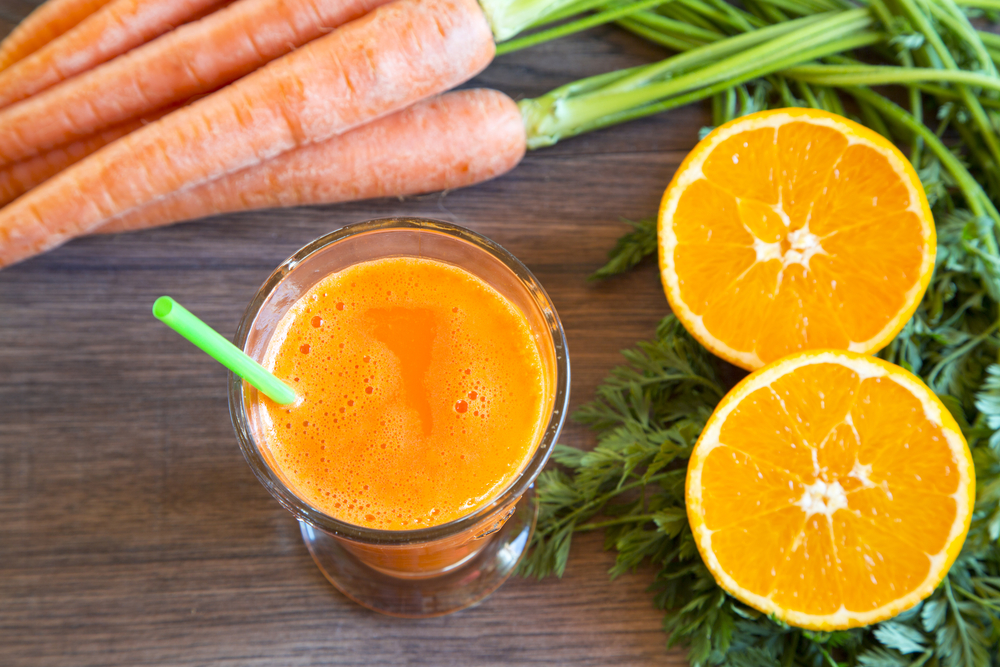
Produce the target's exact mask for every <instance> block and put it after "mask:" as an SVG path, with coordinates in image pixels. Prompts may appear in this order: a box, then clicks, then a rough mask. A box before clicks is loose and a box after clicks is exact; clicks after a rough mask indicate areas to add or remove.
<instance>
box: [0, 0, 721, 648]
mask: <svg viewBox="0 0 1000 667" xmlns="http://www.w3.org/2000/svg"><path fill="white" fill-rule="evenodd" d="M33 4H37V0H33V1H32V2H28V1H27V0H0V34H6V32H7V31H8V30H9V29H10V28H11V27H12V26H13V23H14V22H16V20H18V19H19V18H20V17H21V16H23V15H24V14H26V13H27V11H28V10H30V8H31V6H32V5H33ZM4 21H6V23H4ZM661 57H663V52H661V51H660V50H658V49H656V48H653V47H650V46H648V45H646V44H644V43H642V42H641V41H639V40H637V39H635V38H633V37H632V36H631V35H628V34H626V33H624V32H623V31H621V30H619V29H617V28H611V27H608V28H602V29H597V30H594V31H591V32H589V33H586V34H583V35H578V36H575V37H571V38H568V39H564V40H562V41H560V42H556V43H552V44H550V45H544V46H541V47H538V48H535V49H532V50H528V51H525V52H521V53H515V54H511V55H508V56H504V57H501V58H498V59H497V62H495V63H494V64H493V65H492V66H490V68H489V69H488V70H487V71H486V72H484V73H483V74H482V75H481V76H479V77H478V78H477V79H476V80H475V81H474V82H473V83H474V84H476V85H483V86H490V87H494V88H498V89H500V90H503V91H505V92H507V93H509V94H511V95H512V96H514V97H515V98H520V97H525V96H534V95H538V94H541V93H544V92H545V91H547V90H549V89H551V88H553V87H555V86H557V85H560V84H562V83H566V82H569V81H572V80H575V79H577V78H580V77H582V76H586V75H589V74H596V73H599V72H604V71H608V70H612V69H617V68H620V67H626V66H630V65H635V64H639V63H643V62H648V61H652V60H654V59H658V58H661ZM707 122H708V118H707V116H706V114H705V113H704V110H703V109H702V108H699V107H697V106H695V107H688V108H684V109H680V110H678V111H675V112H671V113H669V114H664V115H661V116H659V117H656V118H652V119H647V120H644V121H639V122H634V123H632V124H630V125H627V126H621V127H618V128H612V129H610V130H606V131H603V132H597V133H594V134H591V135H589V136H584V137H580V138H577V139H573V140H568V141H566V142H565V143H563V144H561V145H558V146H556V147H553V148H548V149H544V150H539V151H537V152H535V153H532V154H530V155H528V156H527V157H526V158H525V160H524V162H523V163H522V164H521V165H520V166H519V167H518V168H517V169H516V170H514V171H513V172H512V173H510V174H508V175H506V176H504V177H502V178H499V179H497V180H495V181H493V182H490V183H485V184H483V185H479V186H476V187H472V188H468V189H465V190H461V191H456V192H450V193H447V194H433V195H428V196H424V197H416V198H412V199H407V200H405V201H396V200H379V201H367V202H362V203H357V204H350V205H340V206H327V207H316V208H305V209H295V210H285V211H263V212H256V213H247V214H242V215H230V216H225V217H222V218H216V219H213V220H208V221H203V222H194V223H189V224H183V225H178V226H174V227H170V228H165V229H160V230H154V231H148V232H142V233H136V234H130V235H120V236H114V237H99V238H88V239H83V240H77V241H74V242H72V243H70V244H68V245H66V246H63V247H62V248H59V249H57V250H55V251H53V252H50V253H48V254H46V255H43V256H41V257H37V258H34V259H32V260H29V261H27V262H24V263H22V264H19V265H16V266H14V267H12V268H8V269H5V270H3V271H0V665H4V666H6V667H14V666H27V665H46V666H55V665H73V666H75V667H83V666H85V665H209V664H211V665H240V666H246V665H282V666H290V665H314V664H336V665H540V664H546V665H574V666H576V667H582V666H584V665H653V664H657V665H663V664H674V665H681V664H684V659H683V653H682V652H680V651H676V650H675V651H667V649H666V648H665V641H666V637H665V635H664V634H663V632H662V631H661V629H660V622H661V614H660V613H659V612H658V611H657V610H655V609H654V608H653V606H652V602H651V598H650V595H649V594H647V593H646V592H645V588H646V586H647V585H648V584H649V583H650V582H651V580H652V570H650V569H640V570H639V571H638V572H637V573H635V574H632V575H628V576H624V577H621V578H620V579H618V580H617V581H614V582H610V581H609V580H608V576H607V571H608V568H609V567H610V566H611V564H612V562H613V555H612V554H610V553H606V552H604V551H603V550H602V542H601V536H600V535H583V536H580V537H578V538H577V540H576V542H575V543H574V546H573V552H572V556H571V560H570V564H569V567H568V569H567V572H566V576H565V577H563V578H562V579H561V580H560V579H555V578H550V579H546V580H543V581H535V580H525V579H520V578H516V577H515V578H512V579H511V580H510V581H508V582H507V583H506V584H505V585H504V586H503V587H502V588H501V589H500V590H499V591H497V592H496V593H494V594H493V595H492V596H491V597H490V598H488V599H487V600H486V601H484V602H483V603H482V604H480V605H479V606H477V607H475V608H472V609H468V610H465V611H462V612H459V613H457V614H454V615H451V616H447V617H443V618H435V619H430V620H399V619H394V618H388V617H383V616H380V615H378V614H376V613H373V612H370V611H367V610H365V609H362V608H360V607H358V606H357V605H355V604H353V603H352V602H350V601H348V600H347V599H346V598H344V597H343V596H342V595H340V594H339V593H338V592H337V591H336V590H334V589H333V588H332V587H331V586H330V585H329V584H328V583H327V582H326V581H325V580H324V578H323V577H322V575H321V574H320V573H319V571H318V570H317V569H316V567H315V566H314V565H313V563H312V561H311V559H310V557H309V555H308V553H307V552H306V549H305V547H304V546H303V544H302V542H301V541H300V539H299V533H298V527H297V525H296V523H295V521H294V520H293V519H292V517H291V515H290V514H288V512H286V511H285V510H284V509H282V508H281V507H280V506H279V505H278V503H277V502H276V501H275V500H274V499H273V498H272V497H271V496H270V495H269V494H268V493H267V491H265V489H264V488H263V487H262V486H261V485H260V484H259V483H258V482H257V480H256V479H255V478H254V476H253V474H252V473H251V471H250V469H249V467H248V466H247V464H246V463H245V462H244V461H243V457H242V455H241V453H240V451H239V448H238V446H237V443H236V439H235V436H234V435H233V431H232V427H231V425H230V421H229V413H228V408H227V403H226V375H225V372H224V371H223V369H222V368H221V367H220V366H218V365H217V364H215V363H214V362H211V361H209V360H208V358H207V357H205V356H204V355H203V354H202V353H201V352H199V351H197V350H196V349H195V348H194V347H192V346H191V345H189V344H188V343H186V342H184V341H182V340H181V339H180V338H179V337H178V336H177V335H176V334H174V333H172V332H171V331H169V330H168V329H167V328H166V327H164V326H163V325H162V324H160V323H159V322H157V321H156V320H155V319H154V318H153V317H152V315H151V314H150V307H151V305H152V303H153V300H154V299H155V298H156V297H157V296H160V295H161V294H170V295H172V296H174V297H176V298H177V299H178V300H179V301H180V302H181V303H184V304H186V305H187V306H188V307H189V308H190V309H191V310H193V311H194V312H196V313H198V314H200V315H201V316H202V317H203V318H204V319H205V320H207V321H208V323H209V324H210V325H212V326H214V327H215V328H216V329H218V330H219V331H220V332H222V333H223V334H224V335H227V336H231V335H232V333H233V332H234V330H235V328H236V325H237V323H238V321H239V319H240V317H241V316H242V313H243V309H244V307H245V306H246V304H247V302H248V301H249V299H250V297H251V295H252V294H253V293H254V291H255V290H256V289H257V287H258V286H259V285H260V284H261V283H262V282H263V280H264V279H265V278H266V277H267V276H268V274H269V273H270V272H271V271H272V269H273V268H274V267H275V266H276V265H277V264H278V263H279V262H281V261H282V260H283V259H285V257H287V256H288V255H290V254H291V253H292V252H294V251H295V250H297V249H298V248H299V247H301V246H302V245H304V244H305V243H307V242H308V241H310V240H312V239H314V238H316V237H318V236H320V235H322V234H324V233H326V232H328V231H330V230H333V229H335V228H338V227H340V226H342V225H344V224H347V223H350V222H355V221H359V220H365V219H369V218H376V217H385V216H392V215H418V216H426V217H432V218H439V219H442V220H447V221H451V222H455V223H458V224H461V225H465V226H467V227H470V228H472V229H474V230H476V231H478V232H480V233H483V234H485V235H487V236H489V237H491V238H493V239H495V240H496V241H498V242H499V243H500V244H502V245H504V246H506V247H507V248H508V249H509V250H510V251H511V252H513V253H514V254H515V255H516V256H518V257H519V258H520V259H521V260H523V261H524V263H525V264H527V265H528V267H529V268H530V269H531V270H532V271H533V272H534V273H535V274H536V275H537V276H538V278H539V279H540V280H541V282H542V284H543V285H545V287H546V289H547V290H548V292H549V294H550V295H551V296H552V299H553V300H554V302H555V305H556V307H557V309H558V311H559V314H560V316H561V317H562V320H563V323H564V324H565V327H566V331H567V335H568V339H569V348H570V356H571V359H572V369H573V381H572V394H573V405H574V406H579V405H580V404H581V403H582V402H584V401H587V400H589V399H590V398H591V397H592V396H593V392H594V389H595V387H596V386H597V384H598V383H599V381H600V380H601V378H602V377H603V376H604V375H605V374H606V373H607V372H608V370H609V369H610V368H611V367H612V366H614V365H615V364H617V363H619V362H620V357H619V356H618V351H619V350H620V349H622V348H625V347H628V346H630V345H632V344H633V343H634V342H635V341H637V340H639V339H642V338H648V337H650V336H652V334H653V332H654V330H655V326H656V323H657V322H658V321H659V319H660V318H661V317H663V316H664V315H665V314H666V313H667V303H666V300H665V298H664V296H663V292H662V291H661V289H660V285H659V281H658V279H657V273H656V269H655V267H654V266H653V265H651V264H647V265H646V266H644V267H643V268H641V269H640V270H637V271H635V272H633V273H631V274H629V275H626V276H624V277H621V278H618V279H615V280H612V281H609V282H605V283H598V284H595V283H589V282H587V280H586V278H587V276H588V275H589V274H590V273H591V272H593V271H594V270H595V269H596V268H598V267H599V266H600V265H601V264H602V263H603V260H604V257H605V253H606V252H607V251H608V249H609V248H610V247H611V246H612V245H613V244H614V241H615V239H617V237H618V236H619V235H620V234H622V233H623V232H624V231H625V230H626V226H625V225H624V224H623V223H621V222H620V221H619V218H620V217H627V218H633V219H636V218H640V217H643V216H649V215H653V214H654V213H655V211H656V207H657V204H658V202H659V198H660V195H661V193H662V191H663V189H664V187H665V186H666V184H667V182H668V180H669V179H670V177H671V175H672V173H673V172H674V170H675V169H676V167H677V165H678V163H679V162H680V160H681V159H682V158H683V157H684V155H685V153H686V151H687V150H688V149H690V148H691V147H692V146H693V145H694V143H695V141H696V140H697V133H698V128H699V127H701V126H702V125H704V124H706V123H707ZM562 442H564V443H566V444H570V445H576V446H580V447H593V445H594V437H593V435H592V433H590V432H589V431H588V430H586V429H585V428H583V427H581V426H579V425H577V424H573V423H569V424H567V426H566V428H565V430H564V431H563V437H562Z"/></svg>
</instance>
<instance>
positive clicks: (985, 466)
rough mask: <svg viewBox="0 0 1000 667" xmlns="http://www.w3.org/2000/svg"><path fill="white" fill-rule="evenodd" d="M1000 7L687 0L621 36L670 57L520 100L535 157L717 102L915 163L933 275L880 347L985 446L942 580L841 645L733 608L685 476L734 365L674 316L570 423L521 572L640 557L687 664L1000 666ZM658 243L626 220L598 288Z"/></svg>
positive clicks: (837, 635)
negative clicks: (996, 25)
mask: <svg viewBox="0 0 1000 667" xmlns="http://www.w3.org/2000/svg"><path fill="white" fill-rule="evenodd" d="M604 6H605V5H601V7H604ZM998 11H1000V2H998V1H997V0H867V1H866V2H862V3H854V2H846V1H845V0H743V2H741V3H740V4H739V5H735V4H729V3H727V2H725V1H724V0H673V1H672V2H669V3H665V4H662V5H659V6H657V7H655V8H653V9H643V10H640V11H636V12H633V13H631V14H629V15H628V16H627V17H624V18H621V19H619V20H618V24H619V25H621V26H622V27H624V28H625V29H627V30H630V31H632V32H634V33H635V34H637V35H639V36H640V37H642V38H644V39H647V40H649V41H652V42H654V43H656V44H659V45H661V46H664V47H666V48H668V49H670V50H673V51H676V52H678V53H677V54H676V55H673V56H671V57H669V58H666V59H665V60H663V61H661V62H659V63H653V64H650V65H645V66H641V67H636V68H631V69H629V70H623V71H620V72H612V73H609V74H604V75H601V76H597V77H592V78H591V79H586V80H583V81H578V82H575V83H573V84H569V85H567V86H563V87H562V88H559V89H556V90H554V91H552V92H551V93H549V94H547V95H544V96H542V97H540V98H537V99H534V100H524V101H522V102H521V108H522V114H523V115H524V117H525V123H526V127H527V128H528V140H529V146H531V147H539V146H545V145H549V144H552V143H555V142H556V141H559V140H560V139H563V138H566V137H569V136H573V135H575V134H579V133H582V132H586V131H589V130H592V129H596V128H599V127H606V126H609V125H613V124H616V123H618V122H622V121H624V120H629V119H631V118H638V117H642V116H647V115H650V114H653V113H657V112H659V111H663V110H666V109H671V108H675V107H677V106H681V105H683V104H688V103H690V102H695V101H699V100H710V101H711V110H712V123H713V125H720V124H722V123H725V122H727V121H729V120H732V119H733V118H736V117H738V116H742V115H745V114H747V113H751V112H754V111H759V110H762V109H768V108H779V107H785V106H808V107H815V108H822V109H826V110H828V111H832V112H834V113H839V114H842V115H850V116H851V117H853V118H854V119H855V120H858V121H859V122H861V123H863V124H865V125H867V126H869V127H871V128H872V129H874V130H875V131H877V132H879V133H881V134H883V135H884V136H886V137H888V138H890V139H891V140H893V141H894V142H895V143H897V144H898V145H899V146H901V147H902V148H904V150H906V151H908V154H909V157H910V159H911V161H912V162H913V164H914V166H915V167H916V168H917V171H918V174H919V175H920V178H921V181H922V182H923V185H924V188H925V190H926V191H927V195H928V199H929V201H930V203H931V205H932V209H933V213H934V217H935V222H936V225H937V233H938V252H937V264H936V268H935V272H934V277H933V279H932V281H931V284H930V287H929V288H928V290H927V293H926V296H925V297H924V300H923V302H922V303H921V305H920V307H919V309H918V310H917V312H916V314H915V315H914V317H913V319H912V320H911V321H910V322H909V323H908V324H907V325H906V327H905V328H904V329H903V331H902V332H901V333H900V334H899V336H897V338H896V339H895V340H894V341H893V342H892V343H891V344H890V345H889V346H888V347H887V348H885V349H884V350H883V351H882V352H881V353H880V354H881V356H882V357H884V358H886V359H888V360H890V361H892V362H894V363H897V364H900V365H901V366H903V367H905V368H907V369H909V370H911V371H913V372H914V373H916V374H918V375H919V376H921V378H923V379H924V381H925V382H927V384H928V385H929V386H930V387H931V388H932V389H933V390H934V391H935V392H936V393H937V394H938V395H939V396H941V398H942V400H943V401H944V402H945V404H946V405H947V406H948V408H949V410H950V411H951V412H952V414H953V415H954V416H955V418H956V420H957V421H958V423H959V424H960V426H961V427H962V430H963V432H964V434H965V436H966V438H967V440H968V442H969V446H970V448H971V450H972V454H973V459H974V462H975V467H976V476H977V502H976V506H975V513H974V516H973V521H972V528H971V530H970V531H969V535H968V538H967V540H966V543H965V546H964V548H963V550H962V553H961V555H960V556H959V558H958V560H957V561H956V563H955V565H954V566H953V567H952V569H951V571H950V572H949V574H948V576H947V578H946V579H945V580H944V582H943V583H942V585H941V586H940V587H939V588H938V589H937V590H936V591H935V592H934V593H933V594H932V595H931V597H929V598H928V599H926V600H925V601H924V602H922V603H921V604H919V605H918V606H917V607H915V608H913V609H911V610H909V611H907V612H905V613H903V614H900V615H899V616H897V617H895V618H893V619H891V620H889V621H885V622H882V623H879V624H876V625H873V626H869V627H865V628H858V629H853V630H848V631H838V632H831V633H823V632H810V631H805V630H802V629H799V628H795V627H791V626H788V625H785V624H783V623H780V622H778V621H775V620H773V619H771V618H768V617H767V616H764V615H762V614H760V613H759V612H757V611H755V610H754V609H752V608H750V607H748V606H746V605H744V604H743V603H741V602H739V601H737V600H736V599H734V598H732V597H730V596H729V595H728V594H726V593H725V592H724V591H723V590H722V589H721V588H720V587H719V586H718V585H717V584H716V582H715V580H714V579H713V578H712V576H711V574H710V573H709V571H708V569H707V568H706V567H705V565H704V564H703V563H702V561H701V558H700V556H699V554H698V551H697V549H696V548H695V545H694V541H693V537H692V533H691V529H690V527H689V526H688V523H687V515H686V510H685V507H684V480H685V472H686V465H687V458H688V456H689V454H690V452H691V449H692V447H693V446H694V443H695V441H696V440H697V438H698V435H699V434H700V432H701V429H702V427H703V426H704V424H705V421H706V420H707V418H708V416H709V415H710V414H711V412H712V410H713V409H714V407H715V405H716V404H717V403H718V401H719V400H720V398H721V397H722V396H723V394H724V393H725V391H726V390H727V389H728V388H729V387H730V386H732V385H733V384H734V382H735V381H736V380H737V379H739V377H740V376H741V374H742V371H739V370H738V369H735V368H733V367H731V366H728V365H726V364H725V363H724V362H721V361H719V360H718V359H716V358H715V357H713V356H712V355H711V354H710V353H709V352H708V351H707V350H705V349H704V348H703V347H701V346H700V345H699V344H698V343H697V342H696V341H695V340H693V339H692V338H691V337H690V336H689V335H688V334H687V332H685V331H684V329H683V328H682V327H681V326H680V324H679V322H678V321H677V320H676V319H675V318H674V317H673V316H667V317H666V318H665V319H664V320H663V321H662V323H661V324H660V326H659V328H658V330H657V332H656V336H655V338H653V339H652V340H650V341H646V342H641V343H639V344H638V345H637V346H636V347H635V348H633V349H631V350H627V351H625V352H623V355H624V356H625V361H626V364H625V365H623V366H621V367H619V368H616V369H614V370H613V371H612V372H611V374H610V375H609V376H608V378H607V379H606V380H605V382H604V383H603V385H602V386H601V387H600V388H599V389H598V390H597V396H596V398H595V400H594V401H592V402H591V403H589V404H587V405H585V406H584V407H583V408H581V409H580V411H579V412H578V413H577V415H576V418H577V420H578V421H579V422H581V423H583V424H586V425H588V426H590V427H591V428H593V429H594V430H595V431H596V432H597V439H598V442H597V446H596V447H595V448H594V449H593V451H581V450H577V449H574V448H570V447H565V446H560V447H558V448H557V450H556V451H555V453H554V455H553V456H554V459H555V460H556V461H557V462H558V463H559V464H561V466H562V468H561V469H558V470H550V471H547V472H545V473H543V474H542V476H541V477H540V478H539V480H538V483H537V488H538V497H539V506H540V514H539V523H538V530H537V531H536V533H535V536H534V538H533V549H532V551H531V553H530V555H529V557H528V558H527V559H526V560H525V562H524V563H523V564H522V573H524V574H526V575H529V576H546V575H550V574H556V575H561V574H562V573H563V571H564V570H565V567H566V564H567V561H568V558H569V556H570V546H571V543H572V538H573V535H574V534H575V533H577V532H580V531H590V530H596V529H602V530H604V535H605V546H606V548H608V549H611V550H614V551H615V552H616V563H615V566H614V567H613V568H612V569H611V573H610V574H611V576H612V577H616V576H618V575H620V574H623V573H625V572H627V571H630V570H632V569H634V568H635V567H637V566H638V565H639V564H640V563H643V562H646V563H651V564H652V565H653V567H654V568H655V569H656V578H655V581H654V583H653V584H652V586H651V592H652V593H653V601H654V604H655V605H656V606H657V607H658V608H660V609H663V610H664V614H665V615H664V629H665V630H666V632H667V633H668V634H669V640H668V643H669V644H670V645H682V646H686V647H687V648H688V651H689V653H688V657H689V660H690V662H691V663H692V665H694V666H695V667H702V666H707V665H727V666H730V667H789V666H792V665H796V666H801V667H824V666H825V667H838V666H841V665H843V666H848V667H855V666H860V667H906V666H909V667H920V666H924V665H926V666H935V667H936V666H941V667H990V666H993V667H996V666H997V665H1000V657H998V656H1000V542H998V540H1000V363H998V359H1000V250H998V234H1000V213H998V211H997V202H1000V136H998V131H997V128H1000V76H998V74H997V64H998V63H1000V37H998V36H997V35H993V34H992V33H989V32H985V31H983V30H981V29H977V28H982V27H983V22H982V21H976V22H975V23H973V21H972V20H970V19H979V18H981V17H983V16H986V17H991V16H997V12H998ZM872 86H879V88H878V89H873V88H872ZM708 129H710V128H706V131H707V130H708ZM656 248H657V244H656V224H655V221H653V220H643V221H641V222H638V223H633V226H632V229H631V230H630V231H629V232H628V233H627V234H625V235H624V236H623V237H622V238H621V239H620V240H619V242H618V244H617V245H616V246H615V248H614V249H613V250H612V251H611V253H610V254H609V261H608V264H607V265H606V266H605V267H603V268H602V269H600V270H599V271H598V272H597V274H595V277H598V278H607V277H609V276H612V275H614V274H617V273H621V272H624V271H627V270H629V269H630V268H632V267H633V266H635V265H636V264H638V263H639V262H640V261H641V260H642V259H643V258H644V257H646V256H648V255H651V254H653V253H654V252H655V251H656Z"/></svg>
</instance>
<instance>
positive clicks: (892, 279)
mask: <svg viewBox="0 0 1000 667" xmlns="http://www.w3.org/2000/svg"><path fill="white" fill-rule="evenodd" d="M658 233H659V251H660V269H661V275H662V279H663V286H664V290H665V291H666V293H667V299H668V300H669V301H670V306H671V308H672V309H673V311H674V313H675V314H676V315H677V317H678V318H680V320H681V322H683V324H684V326H685V327H686V328H687V329H688V331H690V332H691V334H692V335H694V336H695V338H697V339H698V340H699V341H700V342H701V343H702V344H703V345H704V346H705V347H707V348H708V349H709V350H711V351H712V352H713V353H715V354H717V355H718V356H720V357H722V358H724V359H726V360H727V361H730V362H732V363H734V364H736V365H738V366H741V367H743V368H746V369H748V370H753V369H755V368H760V367H761V366H763V365H764V364H767V363H769V362H771V361H774V360H775V359H779V358H781V357H783V356H785V355H787V354H791V353H793V352H797V351H799V350H807V349H821V348H834V349H844V350H852V351H855V352H862V353H871V352H876V351H878V350H879V349H881V348H882V347H884V346H885V345H886V344H888V343H889V341H890V340H892V338H893V337H894V336H895V335H896V334H897V333H898V332H899V330H900V329H902V328H903V325H904V324H905V323H906V321H907V320H908V319H909V318H910V317H911V316H912V315H913V312H914V311H915V310H916V308H917V305H918V304H919V302H920V299H921V297H922V296H923V294H924V291H925V290H926V289H927V285H928V283H929V282H930V278H931V272H932V270H933V268H934V253H935V247H936V238H935V231H934V220H933V218H932V216H931V211H930V207H929V206H928V204H927V197H926V195H925V194H924V190H923V187H922V186H921V184H920V180H919V178H918V177H917V174H916V172H915V171H914V170H913V167H912V166H911V165H910V163H909V161H908V160H907V159H906V158H905V157H904V156H903V154H902V153H900V152H899V150H898V149H897V148H896V147H895V146H893V145H892V143H890V142H889V141H888V140H887V139H885V138H884V137H882V136H881V135H879V134H877V133H875V132H873V131H872V130H869V129H868V128H866V127H863V126H861V125H858V124H857V123H854V122H852V121H850V120H847V119H846V118H843V117H841V116H837V115H835V114H831V113H827V112H824V111H817V110H813V109H778V110H773V111H762V112H760V113H755V114H751V115H749V116H745V117H743V118H738V119H736V120H734V121H732V122H730V123H727V124H725V125H722V126H720V127H718V128H717V129H716V130H715V131H713V132H712V133H711V134H709V135H708V136H707V137H706V138H705V139H704V140H702V141H701V142H700V143H699V144H698V145H697V146H696V147H695V148H694V150H693V151H691V153H690V154H689V155H688V156H687V158H686V159H685V160H684V162H683V163H682V164H681V166H680V169H678V171H677V173H676V174H675V175H674V178H673V180H672V181H671V183H670V186H669V187H668V188H667V190H666V192H665V193H664V195H663V201H662V203H661V206H660V216H659V230H658Z"/></svg>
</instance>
